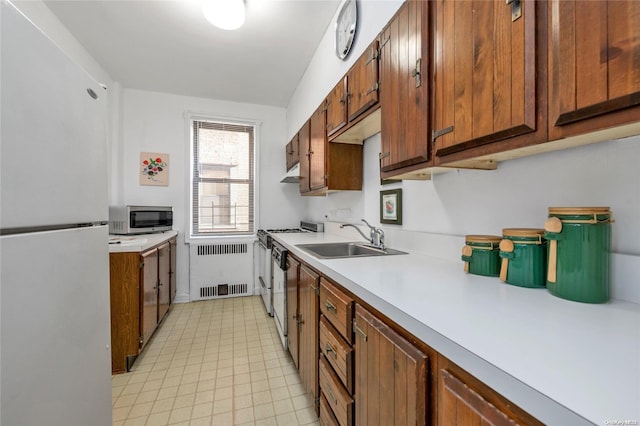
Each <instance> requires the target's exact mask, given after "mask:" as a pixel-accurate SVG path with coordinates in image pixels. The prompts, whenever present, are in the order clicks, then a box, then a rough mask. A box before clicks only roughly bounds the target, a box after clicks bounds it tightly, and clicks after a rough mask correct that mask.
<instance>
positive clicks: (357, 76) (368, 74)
mask: <svg viewBox="0 0 640 426" xmlns="http://www.w3.org/2000/svg"><path fill="white" fill-rule="evenodd" d="M347 83H348V86H347V87H348V91H347V110H348V119H349V121H353V120H355V119H356V118H358V117H359V116H360V115H361V114H362V113H363V112H365V111H367V110H368V109H369V108H371V107H372V106H373V105H375V104H377V103H378V86H379V81H378V40H375V41H374V42H373V43H371V45H370V46H369V47H368V48H367V50H365V52H364V53H363V54H362V55H361V56H360V58H358V60H357V61H356V63H355V64H354V65H353V67H352V68H351V69H350V70H349V72H348V73H347ZM328 120H329V118H328V116H327V121H328ZM328 134H329V133H327V135H328Z"/></svg>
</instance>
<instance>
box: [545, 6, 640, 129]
mask: <svg viewBox="0 0 640 426" xmlns="http://www.w3.org/2000/svg"><path fill="white" fill-rule="evenodd" d="M548 14H549V26H548V43H549V45H548V55H549V56H548V60H549V137H550V140H553V139H558V138H563V137H567V136H573V135H576V134H582V133H588V132H591V131H594V130H600V129H605V128H609V127H613V126H620V125H623V124H627V123H630V122H637V121H638V120H639V118H640V54H639V53H638V52H640V2H638V1H635V0H630V1H618V0H616V1H602V0H594V1H588V2H585V1H574V0H552V1H549V2H548Z"/></svg>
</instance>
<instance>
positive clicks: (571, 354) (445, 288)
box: [274, 233, 640, 425]
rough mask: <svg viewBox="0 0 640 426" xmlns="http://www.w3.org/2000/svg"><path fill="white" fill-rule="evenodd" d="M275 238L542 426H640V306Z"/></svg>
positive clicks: (318, 238) (426, 261)
mask: <svg viewBox="0 0 640 426" xmlns="http://www.w3.org/2000/svg"><path fill="white" fill-rule="evenodd" d="M274 238H276V239H277V240H278V241H279V242H281V243H283V244H284V245H285V246H286V247H287V248H288V249H289V250H292V251H293V252H294V253H295V254H296V256H298V257H299V258H300V259H302V260H304V261H305V262H306V263H308V264H309V265H311V266H313V267H314V268H316V269H318V270H319V271H320V272H322V273H324V274H325V275H327V276H328V277H330V278H332V279H334V280H335V281H337V282H338V283H340V284H342V285H343V286H344V287H345V288H347V289H348V290H349V291H351V292H352V293H354V294H355V295H357V296H358V297H360V298H362V299H363V300H365V301H367V303H369V304H370V305H371V306H372V307H374V308H375V309H377V310H379V311H380V312H382V313H383V314H385V315H387V316H388V317H389V318H391V319H393V320H394V321H395V322H396V323H398V325H400V326H402V327H403V328H405V329H407V331H409V332H411V333H412V334H414V335H415V336H416V337H418V338H419V339H421V340H423V341H424V342H425V343H427V344H428V345H429V346H431V347H433V348H434V349H435V350H436V351H438V352H440V353H442V354H443V355H444V356H446V357H447V358H449V359H451V360H452V361H453V362H455V363H457V364H458V365H460V366H461V367H463V368H464V369H466V370H467V371H469V372H470V373H471V374H473V375H475V376H476V377H478V378H479V379H480V380H482V381H483V382H485V383H486V384H487V385H489V386H490V387H492V388H493V389H495V390H496V391H497V392H499V393H500V394H502V395H503V396H505V397H506V398H508V399H510V400H511V401H513V402H514V403H515V404H517V405H519V406H520V407H521V408H523V409H524V410H526V411H527V412H529V413H531V414H532V415H533V416H535V417H536V418H538V419H540V420H541V421H542V422H544V423H546V424H551V425H568V424H588V423H590V422H591V423H595V424H615V423H612V422H615V421H625V420H632V421H636V423H632V424H640V305H638V304H634V303H629V302H622V301H617V300H613V301H611V302H609V303H606V304H585V303H578V302H572V301H568V300H564V299H560V298H558V297H555V296H553V295H551V294H550V293H548V292H547V291H546V290H545V289H529V288H521V287H517V286H512V285H508V284H504V283H502V282H501V281H500V280H499V279H498V278H489V277H481V276H476V275H470V274H465V273H464V271H463V264H462V261H459V262H453V261H446V260H442V259H437V258H434V257H429V256H426V255H423V254H417V253H409V254H408V255H398V256H385V257H363V258H357V259H354V258H351V259H333V260H327V259H323V260H321V259H317V258H316V257H314V256H312V255H310V254H308V253H307V252H305V251H303V250H301V249H300V248H297V247H296V245H297V244H308V243H321V242H333V241H354V240H353V239H345V238H343V237H338V236H336V235H332V234H325V233H304V234H276V235H274ZM392 248H397V249H402V247H392ZM607 422H609V423H607ZM620 424H623V423H620Z"/></svg>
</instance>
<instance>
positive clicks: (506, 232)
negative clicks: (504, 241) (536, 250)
mask: <svg viewBox="0 0 640 426" xmlns="http://www.w3.org/2000/svg"><path fill="white" fill-rule="evenodd" d="M502 235H503V236H505V237H532V238H537V237H538V236H540V235H544V229H538V228H505V229H503V230H502Z"/></svg>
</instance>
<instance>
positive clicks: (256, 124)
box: [184, 111, 262, 242]
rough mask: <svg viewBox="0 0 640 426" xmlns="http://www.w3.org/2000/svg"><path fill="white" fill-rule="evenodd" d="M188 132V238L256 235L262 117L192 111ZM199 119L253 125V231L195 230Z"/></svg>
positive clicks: (186, 128)
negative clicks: (194, 128)
mask: <svg viewBox="0 0 640 426" xmlns="http://www.w3.org/2000/svg"><path fill="white" fill-rule="evenodd" d="M184 116H185V133H186V138H187V139H186V140H187V141H188V143H186V144H185V145H186V150H187V152H186V160H187V173H188V176H187V179H186V184H187V186H188V188H187V191H185V193H186V203H185V205H186V206H187V209H186V212H185V213H186V214H185V223H186V226H185V229H187V230H188V232H185V241H186V242H190V241H200V240H203V239H219V238H227V239H228V238H235V239H238V238H247V237H255V235H256V232H257V229H258V217H259V215H258V205H259V202H258V201H259V194H258V188H259V182H258V167H257V165H258V159H259V145H260V142H259V141H260V130H261V125H262V122H261V121H260V120H253V119H247V118H234V117H222V116H216V115H209V114H198V113H193V112H190V111H187V112H185V115H184ZM197 121H210V122H214V123H221V124H229V125H236V126H246V127H253V153H252V154H253V167H252V169H251V173H252V175H253V182H252V186H253V202H252V205H250V208H252V210H253V218H252V219H253V221H252V222H253V226H252V228H253V229H250V230H249V231H240V232H237V231H233V232H212V233H199V232H195V230H194V220H193V218H194V193H193V187H194V169H195V166H196V165H195V163H194V157H193V153H194V143H195V141H194V133H193V123H194V122H197Z"/></svg>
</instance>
